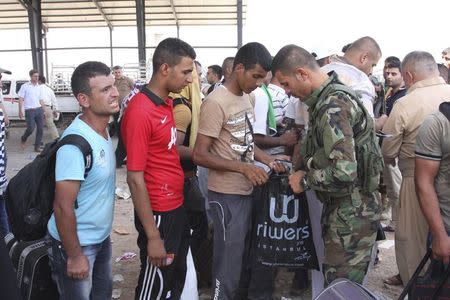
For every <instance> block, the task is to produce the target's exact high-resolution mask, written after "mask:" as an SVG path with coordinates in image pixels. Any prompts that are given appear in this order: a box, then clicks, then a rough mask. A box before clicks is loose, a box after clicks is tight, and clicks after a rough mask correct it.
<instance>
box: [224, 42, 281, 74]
mask: <svg viewBox="0 0 450 300" xmlns="http://www.w3.org/2000/svg"><path fill="white" fill-rule="evenodd" d="M238 64H242V65H244V68H245V69H246V70H248V69H252V68H254V67H255V66H256V65H260V66H261V68H263V69H264V70H265V71H270V68H271V65H272V56H271V55H270V53H269V50H267V48H266V47H264V45H263V44H260V43H257V42H252V43H248V44H245V45H244V46H242V47H241V48H240V49H239V50H238V52H237V53H236V57H235V58H234V62H233V70H234V68H235V67H236V66H237V65H238Z"/></svg>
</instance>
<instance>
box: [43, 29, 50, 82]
mask: <svg viewBox="0 0 450 300" xmlns="http://www.w3.org/2000/svg"><path fill="white" fill-rule="evenodd" d="M43 37H44V56H45V78H47V82H48V81H49V80H50V78H49V77H48V51H47V30H45V29H44V36H43Z"/></svg>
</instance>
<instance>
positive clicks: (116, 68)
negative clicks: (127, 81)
mask: <svg viewBox="0 0 450 300" xmlns="http://www.w3.org/2000/svg"><path fill="white" fill-rule="evenodd" d="M113 70H122V67H121V66H114V67H113Z"/></svg>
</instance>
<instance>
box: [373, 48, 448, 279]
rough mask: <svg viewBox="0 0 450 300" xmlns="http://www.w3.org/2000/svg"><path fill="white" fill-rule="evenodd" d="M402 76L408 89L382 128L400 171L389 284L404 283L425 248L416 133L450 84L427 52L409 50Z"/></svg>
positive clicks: (390, 158)
mask: <svg viewBox="0 0 450 300" xmlns="http://www.w3.org/2000/svg"><path fill="white" fill-rule="evenodd" d="M402 76H403V79H404V81H405V85H406V88H407V89H408V91H407V94H406V96H404V97H402V98H401V99H399V100H397V102H396V104H395V105H394V107H393V109H392V112H391V114H390V115H389V118H388V120H387V122H386V124H385V125H384V127H383V132H385V133H386V134H391V135H392V137H390V138H385V139H384V140H383V145H382V151H383V156H384V160H385V163H386V164H393V165H395V159H396V158H398V165H399V168H400V171H401V173H402V177H403V179H402V184H401V188H400V199H399V200H400V203H399V214H398V224H397V228H396V231H395V255H396V259H397V266H398V270H399V274H398V275H396V276H394V277H392V278H389V279H388V281H389V283H391V284H398V285H400V284H402V283H404V284H406V283H407V282H408V280H409V279H410V278H411V276H412V274H413V273H414V270H415V269H416V268H417V265H418V264H419V262H420V260H421V259H422V257H423V256H424V254H425V251H426V239H427V235H428V226H427V223H426V221H425V218H424V216H423V214H422V212H421V210H420V207H419V202H418V200H417V196H416V191H415V184H414V167H415V166H414V159H415V154H414V151H415V143H416V136H417V133H418V131H419V127H420V125H421V124H422V123H423V121H424V119H425V117H426V116H427V115H429V114H430V113H431V112H434V111H436V110H437V109H438V107H439V104H440V103H442V102H443V101H444V100H448V99H450V86H449V85H447V84H446V83H445V81H444V80H443V79H442V78H441V77H439V71H438V69H437V65H436V62H435V60H434V58H433V56H432V55H431V54H429V53H427V52H422V51H414V52H411V53H409V54H408V55H407V56H406V57H405V58H404V59H403V62H402Z"/></svg>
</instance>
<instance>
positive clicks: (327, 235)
mask: <svg viewBox="0 0 450 300" xmlns="http://www.w3.org/2000/svg"><path fill="white" fill-rule="evenodd" d="M379 218H380V195H379V193H378V192H376V193H374V194H373V195H372V196H370V197H366V196H364V198H363V196H361V194H360V193H359V192H358V191H354V192H353V194H352V195H351V196H347V197H341V198H331V199H329V201H326V202H325V203H324V211H323V215H322V229H323V241H324V246H325V259H324V263H323V266H322V270H323V273H324V277H325V285H328V284H330V283H331V282H332V281H333V280H335V279H337V278H348V279H350V280H351V281H354V282H358V283H362V282H363V279H364V276H365V275H366V273H367V269H368V267H369V263H370V259H371V254H372V248H373V246H374V244H375V239H376V235H377V224H378V221H379Z"/></svg>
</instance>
